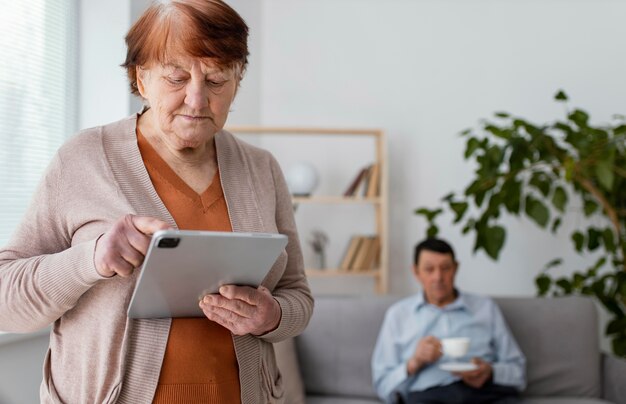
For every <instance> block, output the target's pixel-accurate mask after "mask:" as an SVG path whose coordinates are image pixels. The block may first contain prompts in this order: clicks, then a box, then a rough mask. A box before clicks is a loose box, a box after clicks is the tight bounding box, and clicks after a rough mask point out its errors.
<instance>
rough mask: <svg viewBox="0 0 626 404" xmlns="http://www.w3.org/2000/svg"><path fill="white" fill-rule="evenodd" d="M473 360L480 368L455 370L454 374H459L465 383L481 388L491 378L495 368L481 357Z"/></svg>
mask: <svg viewBox="0 0 626 404" xmlns="http://www.w3.org/2000/svg"><path fill="white" fill-rule="evenodd" d="M472 362H473V363H475V364H476V365H477V366H478V369H475V370H470V371H467V372H454V373H453V374H454V375H456V376H459V377H460V378H461V380H462V381H463V383H465V384H467V385H468V386H470V387H473V388H475V389H479V388H481V387H483V385H484V384H485V383H487V381H488V380H489V379H491V375H492V374H493V368H492V367H491V365H490V364H489V363H488V362H485V361H484V360H482V359H480V358H474V359H472Z"/></svg>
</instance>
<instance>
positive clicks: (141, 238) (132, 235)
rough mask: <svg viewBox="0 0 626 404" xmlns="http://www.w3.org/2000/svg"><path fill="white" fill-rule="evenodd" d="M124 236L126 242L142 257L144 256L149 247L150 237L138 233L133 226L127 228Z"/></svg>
mask: <svg viewBox="0 0 626 404" xmlns="http://www.w3.org/2000/svg"><path fill="white" fill-rule="evenodd" d="M124 235H125V236H126V240H127V241H128V244H129V245H130V246H132V247H133V248H134V249H135V250H137V251H138V252H139V253H140V254H141V255H142V256H145V255H146V253H147V252H148V247H150V241H151V240H152V236H148V235H146V234H144V233H142V232H140V231H139V230H137V228H135V227H134V226H130V228H127V229H126V231H125V232H124Z"/></svg>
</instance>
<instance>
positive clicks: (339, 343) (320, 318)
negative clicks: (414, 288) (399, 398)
mask: <svg viewBox="0 0 626 404" xmlns="http://www.w3.org/2000/svg"><path fill="white" fill-rule="evenodd" d="M397 300H398V298H397V297H328V296H324V297H317V298H316V300H315V311H314V313H313V317H312V318H311V321H310V323H309V326H308V327H307V329H306V330H305V331H304V333H303V334H302V335H300V336H299V337H298V338H296V347H297V351H298V358H299V361H300V366H301V370H302V377H303V379H304V385H305V388H306V392H307V396H308V395H315V394H317V395H322V396H324V395H331V396H343V397H346V398H348V397H352V398H359V397H360V398H364V399H376V397H377V396H376V392H375V391H374V388H373V387H372V370H371V365H370V361H371V357H372V351H373V350H374V345H375V344H376V338H377V337H378V330H379V329H380V325H381V324H382V321H383V317H384V315H385V311H386V310H387V307H389V305H391V304H392V303H393V302H395V301H397Z"/></svg>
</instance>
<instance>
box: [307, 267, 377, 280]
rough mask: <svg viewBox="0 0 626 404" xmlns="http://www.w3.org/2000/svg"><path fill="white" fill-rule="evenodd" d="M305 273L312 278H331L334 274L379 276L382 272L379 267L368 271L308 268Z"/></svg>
mask: <svg viewBox="0 0 626 404" xmlns="http://www.w3.org/2000/svg"><path fill="white" fill-rule="evenodd" d="M305 273H306V275H307V276H309V277H311V278H326V277H328V278H330V277H334V276H370V277H378V276H380V274H381V271H380V270H379V269H369V270H367V271H358V270H355V271H341V270H338V269H306V270H305Z"/></svg>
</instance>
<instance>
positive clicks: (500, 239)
mask: <svg viewBox="0 0 626 404" xmlns="http://www.w3.org/2000/svg"><path fill="white" fill-rule="evenodd" d="M505 239H506V230H505V229H504V227H502V226H493V227H487V228H486V231H485V232H484V240H483V241H484V243H483V248H484V249H485V252H486V253H487V255H489V256H490V257H491V258H492V259H494V260H497V259H498V255H500V250H502V246H504V240H505Z"/></svg>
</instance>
